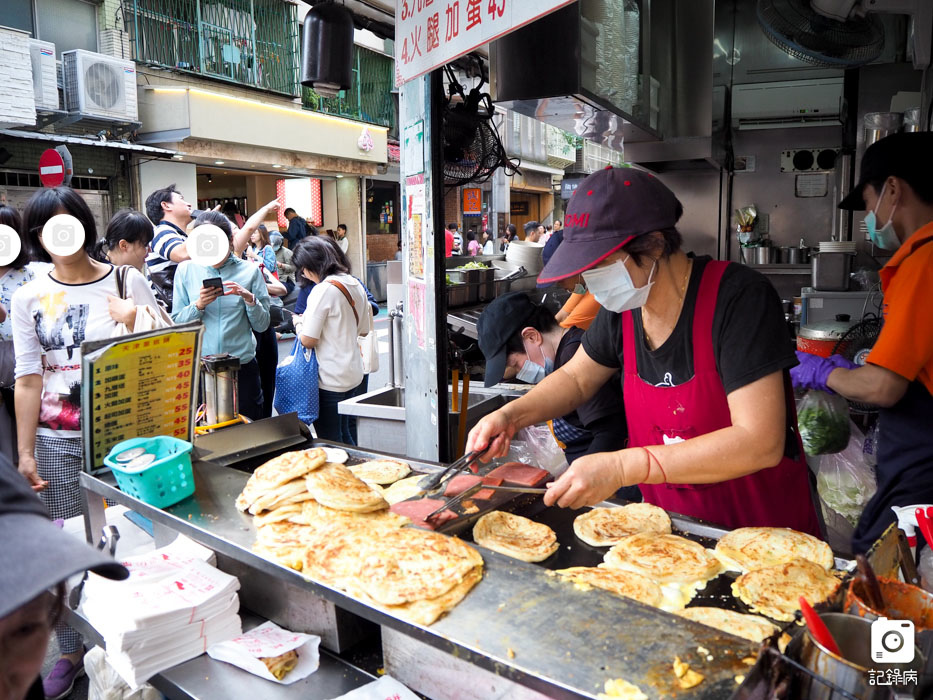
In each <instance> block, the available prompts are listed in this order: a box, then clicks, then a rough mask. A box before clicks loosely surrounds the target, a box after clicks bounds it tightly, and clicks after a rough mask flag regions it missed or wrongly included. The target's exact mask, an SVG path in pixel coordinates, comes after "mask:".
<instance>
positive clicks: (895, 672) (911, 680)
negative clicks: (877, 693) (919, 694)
mask: <svg viewBox="0 0 933 700" xmlns="http://www.w3.org/2000/svg"><path fill="white" fill-rule="evenodd" d="M918 681H919V676H918V673H917V671H913V670H910V669H907V670H903V669H900V668H885V669H874V668H872V669H869V670H868V684H869V685H893V686H900V685H915V684H916V683H917V682H918Z"/></svg>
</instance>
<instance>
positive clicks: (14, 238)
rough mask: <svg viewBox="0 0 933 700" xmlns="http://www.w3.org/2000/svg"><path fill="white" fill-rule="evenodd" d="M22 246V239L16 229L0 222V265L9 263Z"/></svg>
mask: <svg viewBox="0 0 933 700" xmlns="http://www.w3.org/2000/svg"><path fill="white" fill-rule="evenodd" d="M22 248H23V243H22V241H20V240H19V234H18V233H17V232H16V229H15V228H13V227H12V226H7V225H6V224H0V267H6V266H7V265H9V264H11V263H12V262H13V261H14V260H16V258H18V257H19V253H20V251H21V250H22Z"/></svg>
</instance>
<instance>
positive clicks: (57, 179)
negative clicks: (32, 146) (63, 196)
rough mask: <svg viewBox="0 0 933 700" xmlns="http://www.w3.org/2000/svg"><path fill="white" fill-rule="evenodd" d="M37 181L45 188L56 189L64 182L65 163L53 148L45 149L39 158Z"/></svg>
mask: <svg viewBox="0 0 933 700" xmlns="http://www.w3.org/2000/svg"><path fill="white" fill-rule="evenodd" d="M39 180H41V181H42V184H43V185H45V186H46V187H58V186H59V185H61V184H62V183H63V182H64V181H65V161H64V160H62V156H61V154H60V153H59V152H58V151H56V150H55V149H54V148H49V149H46V150H45V151H43V152H42V155H41V156H39Z"/></svg>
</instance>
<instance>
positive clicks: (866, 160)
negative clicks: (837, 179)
mask: <svg viewBox="0 0 933 700" xmlns="http://www.w3.org/2000/svg"><path fill="white" fill-rule="evenodd" d="M931 160H933V132H929V131H915V132H905V133H901V134H891V135H890V136H885V137H884V138H883V139H880V140H878V141H876V142H875V143H873V144H872V145H871V146H869V147H868V148H867V149H866V150H865V155H863V156H862V164H861V166H860V168H859V179H858V184H856V185H855V187H853V188H852V191H851V192H849V194H848V195H846V197H845V199H843V200H842V201H841V202H839V208H840V209H850V210H853V211H863V210H864V209H865V197H864V194H863V191H864V189H865V185H867V184H869V183H881V182H884V181H885V180H887V179H888V178H889V177H891V176H892V175H893V176H894V177H899V178H902V179H903V180H905V181H906V182H907V184H908V185H910V186H911V187H915V186H916V184H915V183H918V182H922V181H924V180H925V179H926V178H928V177H930V175H929V173H930V161H931Z"/></svg>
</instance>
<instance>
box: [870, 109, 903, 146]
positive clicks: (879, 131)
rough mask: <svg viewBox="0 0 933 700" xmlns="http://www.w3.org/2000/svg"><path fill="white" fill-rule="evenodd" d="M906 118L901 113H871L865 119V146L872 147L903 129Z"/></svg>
mask: <svg viewBox="0 0 933 700" xmlns="http://www.w3.org/2000/svg"><path fill="white" fill-rule="evenodd" d="M903 119H904V116H903V115H902V114H901V113H900V112H869V113H868V114H866V115H865V117H864V124H865V145H866V146H870V145H872V144H873V143H875V142H876V141H880V140H881V139H883V138H884V137H885V136H890V135H891V134H893V133H895V132H896V131H898V130H899V129H900V128H901V124H902V123H903Z"/></svg>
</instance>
